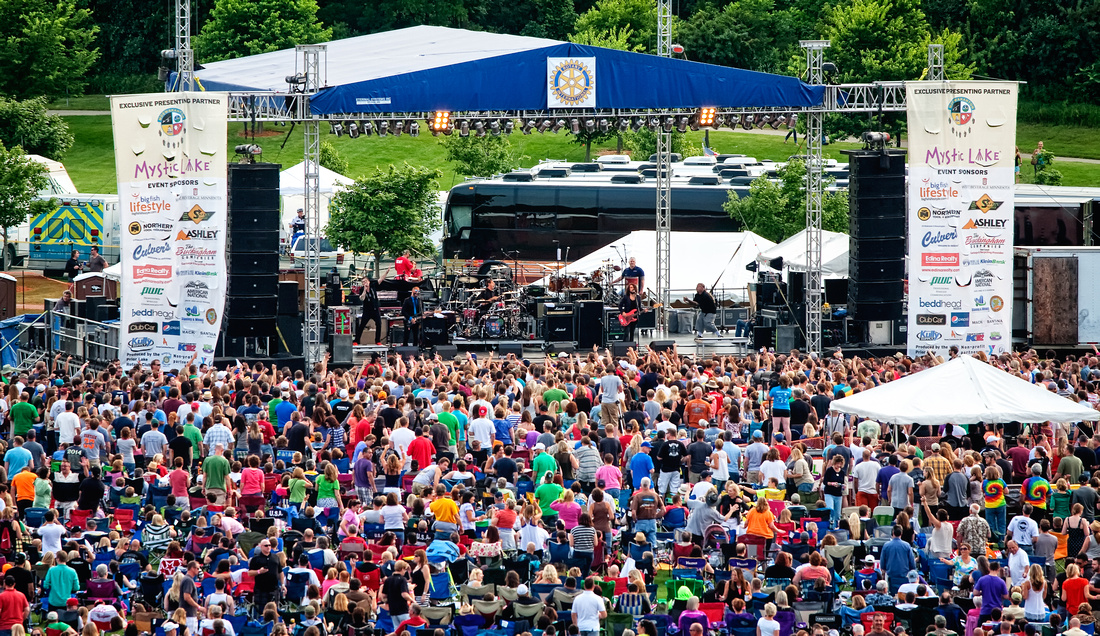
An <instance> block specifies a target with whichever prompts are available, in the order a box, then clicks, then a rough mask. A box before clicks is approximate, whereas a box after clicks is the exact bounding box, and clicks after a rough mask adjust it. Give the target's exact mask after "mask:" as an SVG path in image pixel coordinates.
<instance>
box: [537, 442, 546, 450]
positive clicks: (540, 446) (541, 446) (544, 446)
mask: <svg viewBox="0 0 1100 636" xmlns="http://www.w3.org/2000/svg"><path fill="white" fill-rule="evenodd" d="M535 450H546V444H543V443H542V442H539V443H538V444H535Z"/></svg>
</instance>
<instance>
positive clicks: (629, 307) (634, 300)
mask: <svg viewBox="0 0 1100 636" xmlns="http://www.w3.org/2000/svg"><path fill="white" fill-rule="evenodd" d="M631 311H633V312H634V314H633V317H634V319H633V320H631V321H630V323H629V324H627V325H623V327H624V328H625V330H626V341H627V342H634V332H635V331H636V330H637V328H638V314H640V313H642V304H641V299H639V298H638V287H637V286H636V285H634V283H628V284H627V286H626V293H625V294H623V298H622V300H620V301H619V313H620V314H625V313H627V312H631ZM620 322H621V321H620Z"/></svg>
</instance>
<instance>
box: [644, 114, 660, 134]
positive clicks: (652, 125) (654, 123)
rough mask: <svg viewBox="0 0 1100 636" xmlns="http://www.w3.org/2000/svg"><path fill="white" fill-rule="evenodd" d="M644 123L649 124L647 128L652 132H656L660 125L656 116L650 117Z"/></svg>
mask: <svg viewBox="0 0 1100 636" xmlns="http://www.w3.org/2000/svg"><path fill="white" fill-rule="evenodd" d="M646 123H647V125H648V126H649V129H650V130H652V131H654V132H656V131H657V129H658V128H660V127H661V120H660V119H658V118H657V117H656V116H654V117H650V118H649V121H648V122H646Z"/></svg>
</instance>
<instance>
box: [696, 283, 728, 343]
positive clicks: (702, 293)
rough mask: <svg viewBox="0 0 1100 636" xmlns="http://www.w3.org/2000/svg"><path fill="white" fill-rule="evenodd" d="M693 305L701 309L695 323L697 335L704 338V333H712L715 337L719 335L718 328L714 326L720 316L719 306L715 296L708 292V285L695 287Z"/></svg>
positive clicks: (700, 284)
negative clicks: (716, 317)
mask: <svg viewBox="0 0 1100 636" xmlns="http://www.w3.org/2000/svg"><path fill="white" fill-rule="evenodd" d="M691 304H693V305H695V306H696V307H698V308H699V317H698V318H697V319H696V321H695V335H697V336H700V337H702V335H703V332H704V331H710V332H711V333H713V334H714V335H716V336H718V335H721V334H719V333H718V327H715V326H714V318H715V316H716V315H717V314H718V304H717V303H716V302H715V301H714V296H712V295H711V294H710V292H709V291H707V287H706V285H704V284H703V283H699V284H698V285H696V286H695V297H694V298H692V300H691Z"/></svg>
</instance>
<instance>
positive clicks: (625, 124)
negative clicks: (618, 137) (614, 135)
mask: <svg viewBox="0 0 1100 636" xmlns="http://www.w3.org/2000/svg"><path fill="white" fill-rule="evenodd" d="M618 125H619V132H626V131H628V130H630V119H628V118H626V117H620V118H619V124H618Z"/></svg>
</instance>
